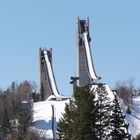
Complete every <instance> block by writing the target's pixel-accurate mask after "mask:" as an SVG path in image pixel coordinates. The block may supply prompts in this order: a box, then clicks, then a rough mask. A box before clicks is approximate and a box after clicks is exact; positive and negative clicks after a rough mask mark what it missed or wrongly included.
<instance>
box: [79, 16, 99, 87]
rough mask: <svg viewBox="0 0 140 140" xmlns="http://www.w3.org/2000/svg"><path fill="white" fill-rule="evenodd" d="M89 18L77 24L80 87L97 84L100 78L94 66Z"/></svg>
mask: <svg viewBox="0 0 140 140" xmlns="http://www.w3.org/2000/svg"><path fill="white" fill-rule="evenodd" d="M90 41H91V38H90V34H89V18H87V20H80V19H79V18H78V23H77V45H78V65H79V66H78V73H79V75H78V77H79V86H80V87H83V86H85V85H87V84H92V83H94V82H97V81H98V80H99V79H100V77H98V76H97V74H96V72H95V68H94V65H93V59H92V54H91V48H90Z"/></svg>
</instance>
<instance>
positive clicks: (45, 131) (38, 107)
mask: <svg viewBox="0 0 140 140" xmlns="http://www.w3.org/2000/svg"><path fill="white" fill-rule="evenodd" d="M68 102H69V100H68V99H67V100H64V101H63V100H62V101H49V100H47V101H41V102H37V103H34V105H33V110H34V117H33V118H34V119H33V122H32V124H31V128H32V129H34V130H37V132H38V133H39V135H40V136H41V137H42V138H43V137H44V138H47V140H53V130H52V128H53V126H52V125H53V123H52V119H53V114H52V113H53V111H52V106H54V112H55V114H54V120H55V122H54V125H55V126H56V125H57V122H58V121H59V118H60V117H61V116H62V113H63V112H64V108H65V104H66V103H68Z"/></svg>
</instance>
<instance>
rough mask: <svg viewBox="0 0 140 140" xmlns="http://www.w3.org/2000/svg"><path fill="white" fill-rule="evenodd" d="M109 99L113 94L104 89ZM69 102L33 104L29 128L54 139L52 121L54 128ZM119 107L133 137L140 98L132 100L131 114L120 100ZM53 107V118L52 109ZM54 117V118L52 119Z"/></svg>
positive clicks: (138, 126)
mask: <svg viewBox="0 0 140 140" xmlns="http://www.w3.org/2000/svg"><path fill="white" fill-rule="evenodd" d="M106 88H107V90H108V92H109V94H110V96H111V98H113V96H112V95H113V93H112V92H111V89H110V88H109V87H108V86H107V87H106ZM68 102H69V99H67V100H62V101H50V100H47V101H41V102H37V103H34V105H33V110H34V117H33V118H34V120H33V122H32V125H31V128H32V129H34V130H36V131H37V132H38V133H39V135H40V136H41V137H44V138H46V139H47V140H52V139H53V137H54V133H53V130H52V129H53V126H52V125H53V123H52V119H54V120H55V122H54V127H55V126H56V125H57V123H58V121H59V119H60V117H61V116H62V113H63V112H64V108H65V104H66V103H68ZM120 105H121V108H122V111H123V114H124V115H125V116H126V121H127V123H129V131H130V133H131V135H132V137H135V136H136V135H137V134H138V133H140V97H139V96H138V97H135V98H133V105H132V106H131V111H132V113H131V114H127V113H126V106H125V105H124V103H123V101H122V100H120ZM52 106H53V107H54V116H53V110H52V109H53V108H52ZM53 117H54V118H53Z"/></svg>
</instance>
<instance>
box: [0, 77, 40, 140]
mask: <svg viewBox="0 0 140 140" xmlns="http://www.w3.org/2000/svg"><path fill="white" fill-rule="evenodd" d="M36 91H37V86H36V84H35V83H34V82H29V81H27V80H25V81H23V82H21V83H19V84H17V83H16V82H15V81H13V82H12V83H11V85H10V86H9V87H8V88H7V89H6V90H4V91H3V90H0V140H1V139H2V140H4V139H6V138H7V137H10V138H9V139H10V140H22V139H23V138H25V137H26V138H27V137H28V138H29V137H30V138H31V137H34V134H32V133H31V132H30V133H29V132H28V126H29V123H30V120H31V118H30V116H31V115H29V116H28V117H27V114H23V112H21V103H22V101H31V100H33V99H34V101H37V100H39V96H38V94H36ZM27 113H28V112H27ZM28 138H27V139H28Z"/></svg>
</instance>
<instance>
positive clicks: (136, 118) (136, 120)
mask: <svg viewBox="0 0 140 140" xmlns="http://www.w3.org/2000/svg"><path fill="white" fill-rule="evenodd" d="M120 104H121V108H122V111H123V113H124V115H125V116H126V121H127V123H129V131H130V133H131V135H132V137H135V136H136V135H137V134H138V133H140V96H137V97H134V98H133V104H132V105H131V114H128V113H126V108H127V107H126V106H125V104H124V103H123V101H122V100H120Z"/></svg>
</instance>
